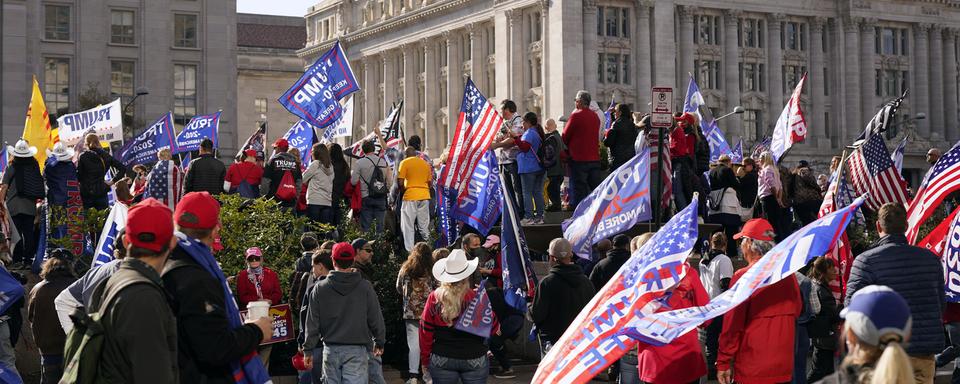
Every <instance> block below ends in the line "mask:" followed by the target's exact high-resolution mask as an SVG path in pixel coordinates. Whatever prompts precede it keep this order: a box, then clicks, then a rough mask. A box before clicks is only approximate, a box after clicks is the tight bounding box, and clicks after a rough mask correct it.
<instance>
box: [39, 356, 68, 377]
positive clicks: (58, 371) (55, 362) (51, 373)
mask: <svg viewBox="0 0 960 384" xmlns="http://www.w3.org/2000/svg"><path fill="white" fill-rule="evenodd" d="M60 376H63V355H40V384H57V383H58V382H60Z"/></svg>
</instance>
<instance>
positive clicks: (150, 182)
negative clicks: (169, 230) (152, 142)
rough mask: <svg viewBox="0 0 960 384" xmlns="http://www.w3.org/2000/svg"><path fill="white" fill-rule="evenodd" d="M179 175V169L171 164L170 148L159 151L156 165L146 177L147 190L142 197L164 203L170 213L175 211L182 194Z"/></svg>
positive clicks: (181, 179) (181, 180) (181, 181)
mask: <svg viewBox="0 0 960 384" xmlns="http://www.w3.org/2000/svg"><path fill="white" fill-rule="evenodd" d="M181 173H182V172H181V171H180V167H178V166H177V164H176V163H174V162H173V155H171V154H170V148H164V149H161V150H160V151H159V152H157V163H156V164H154V165H153V169H151V170H150V174H149V175H147V188H146V190H145V191H144V193H143V197H144V198H147V197H153V198H155V199H157V200H160V202H166V205H167V208H170V211H171V212H172V211H173V210H175V209H177V202H179V201H180V197H181V195H182V192H183V189H182V188H181V187H182V186H183V185H182V184H183V178H182V175H181Z"/></svg>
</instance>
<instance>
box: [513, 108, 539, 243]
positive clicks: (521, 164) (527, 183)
mask: <svg viewBox="0 0 960 384" xmlns="http://www.w3.org/2000/svg"><path fill="white" fill-rule="evenodd" d="M541 144H543V128H541V127H540V124H539V122H538V120H537V114H536V113H533V112H527V113H526V114H524V115H523V135H522V136H520V141H518V142H517V147H518V148H519V149H520V153H519V154H517V173H519V174H520V184H521V186H522V189H523V204H521V205H522V206H523V211H524V212H523V220H522V221H521V222H520V223H521V224H523V225H530V224H543V209H544V203H543V181H544V178H543V177H544V169H543V167H541V166H540V158H539V157H538V156H537V151H538V150H540V145H541ZM531 201H532V202H533V204H532V205H531Z"/></svg>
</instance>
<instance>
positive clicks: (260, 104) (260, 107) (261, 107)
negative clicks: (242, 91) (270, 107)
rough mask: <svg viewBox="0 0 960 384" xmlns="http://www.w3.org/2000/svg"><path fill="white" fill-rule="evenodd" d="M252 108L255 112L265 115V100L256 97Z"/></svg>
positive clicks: (264, 98)
mask: <svg viewBox="0 0 960 384" xmlns="http://www.w3.org/2000/svg"><path fill="white" fill-rule="evenodd" d="M253 108H254V109H256V110H257V113H267V98H266V97H258V98H256V99H254V100H253Z"/></svg>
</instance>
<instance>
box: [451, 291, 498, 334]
mask: <svg viewBox="0 0 960 384" xmlns="http://www.w3.org/2000/svg"><path fill="white" fill-rule="evenodd" d="M486 287H487V279H486V278H484V279H483V280H481V281H480V285H478V286H477V288H476V290H474V292H475V293H476V295H475V296H474V297H473V299H472V300H470V303H469V304H467V308H466V309H464V310H463V313H461V314H460V317H459V318H458V319H457V322H456V323H454V324H453V328H455V329H458V330H461V331H464V332H466V333H469V334H472V335H477V336H480V337H482V338H488V337H490V331H491V330H493V319H494V315H493V307H491V306H490V297H488V296H487V289H486Z"/></svg>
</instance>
